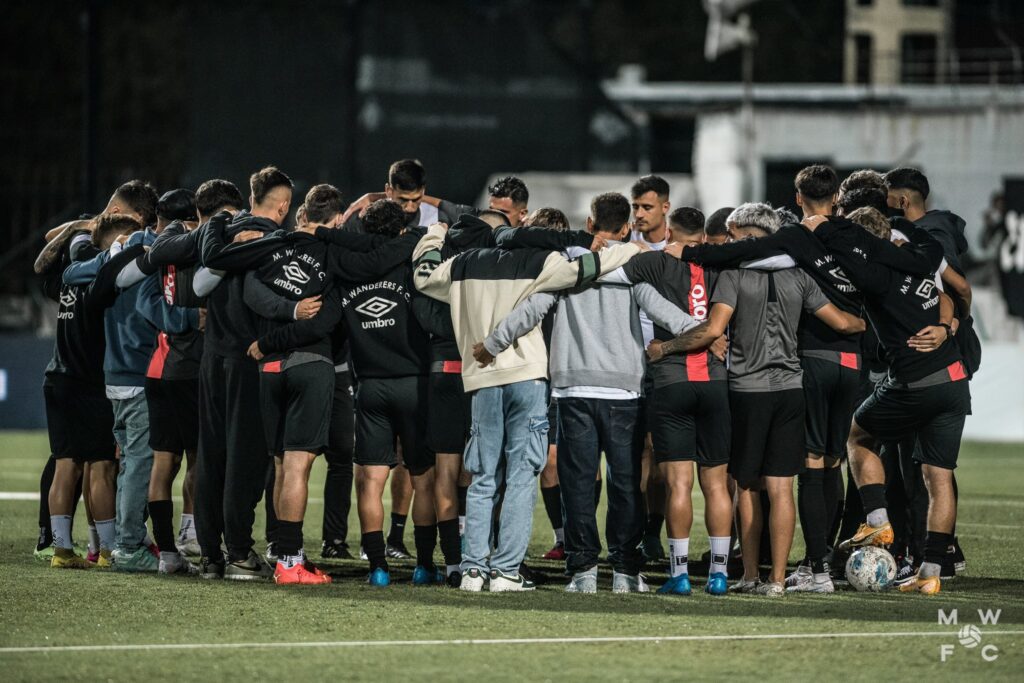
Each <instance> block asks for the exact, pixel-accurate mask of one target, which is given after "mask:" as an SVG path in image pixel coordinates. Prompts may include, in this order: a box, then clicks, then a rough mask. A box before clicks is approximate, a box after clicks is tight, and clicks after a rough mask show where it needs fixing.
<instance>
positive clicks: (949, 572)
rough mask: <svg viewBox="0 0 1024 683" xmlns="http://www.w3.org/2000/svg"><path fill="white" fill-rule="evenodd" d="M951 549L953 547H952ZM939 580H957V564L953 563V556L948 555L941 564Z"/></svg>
mask: <svg viewBox="0 0 1024 683" xmlns="http://www.w3.org/2000/svg"><path fill="white" fill-rule="evenodd" d="M950 547H951V548H952V547H953V546H950ZM939 568H940V572H939V578H940V579H942V580H943V581H949V580H951V579H955V578H956V564H955V563H954V562H953V558H952V555H947V556H946V557H944V558H943V559H942V562H940V563H939Z"/></svg>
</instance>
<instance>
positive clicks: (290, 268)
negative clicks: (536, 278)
mask: <svg viewBox="0 0 1024 683" xmlns="http://www.w3.org/2000/svg"><path fill="white" fill-rule="evenodd" d="M281 269H282V270H283V271H284V276H285V277H286V278H288V279H289V280H291V281H292V282H297V283H298V284H300V285H304V284H306V283H307V282H309V274H308V273H306V271H304V270H302V268H300V267H299V264H298V263H296V262H295V261H289V262H288V263H287V264H286V265H284V266H282V268H281Z"/></svg>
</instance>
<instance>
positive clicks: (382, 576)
mask: <svg viewBox="0 0 1024 683" xmlns="http://www.w3.org/2000/svg"><path fill="white" fill-rule="evenodd" d="M366 582H367V583H368V584H370V585H371V586H376V587H377V588H384V587H385V586H390V585H391V574H389V573H388V571H387V570H386V569H384V568H383V567H377V568H376V569H374V570H373V571H372V572H370V575H369V576H368V577H367V579H366Z"/></svg>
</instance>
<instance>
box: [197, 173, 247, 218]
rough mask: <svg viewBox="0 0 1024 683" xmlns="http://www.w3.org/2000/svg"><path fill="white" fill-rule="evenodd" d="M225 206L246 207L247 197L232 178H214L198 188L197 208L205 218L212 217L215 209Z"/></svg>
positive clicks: (239, 208) (233, 207) (240, 208)
mask: <svg viewBox="0 0 1024 683" xmlns="http://www.w3.org/2000/svg"><path fill="white" fill-rule="evenodd" d="M224 207H229V208H232V209H238V210H239V211H241V210H242V209H244V208H245V198H244V197H242V193H241V192H239V191H238V187H237V186H236V185H235V184H234V183H233V182H231V181H230V180H221V179H220V178H214V179H212V180H207V181H206V182H205V183H203V184H202V185H200V186H199V187H198V188H197V189H196V210H197V211H199V214H200V215H201V216H203V218H210V217H211V216H212V215H213V212H214V211H216V210H218V209H221V208H224Z"/></svg>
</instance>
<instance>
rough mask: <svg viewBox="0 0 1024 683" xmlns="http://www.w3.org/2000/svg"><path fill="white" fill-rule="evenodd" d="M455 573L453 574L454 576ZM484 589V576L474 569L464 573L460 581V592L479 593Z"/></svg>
mask: <svg viewBox="0 0 1024 683" xmlns="http://www.w3.org/2000/svg"><path fill="white" fill-rule="evenodd" d="M454 575H455V572H452V576H454ZM483 589H484V574H483V572H481V571H480V570H479V569H477V568H476V567H474V568H473V569H468V570H466V571H465V572H462V579H461V580H460V581H459V590H460V591H468V592H470V593H479V592H480V591H482V590H483Z"/></svg>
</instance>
